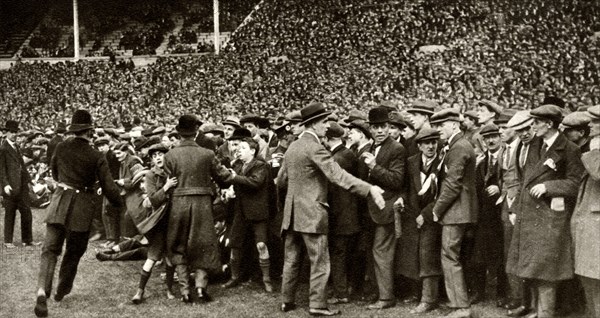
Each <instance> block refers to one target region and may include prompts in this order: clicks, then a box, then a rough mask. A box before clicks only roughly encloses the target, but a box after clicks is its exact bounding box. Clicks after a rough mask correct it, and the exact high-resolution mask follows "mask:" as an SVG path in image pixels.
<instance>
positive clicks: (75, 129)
mask: <svg viewBox="0 0 600 318" xmlns="http://www.w3.org/2000/svg"><path fill="white" fill-rule="evenodd" d="M90 129H94V125H90V124H72V125H70V126H69V129H68V130H67V131H68V132H70V133H76V132H80V131H85V130H90Z"/></svg>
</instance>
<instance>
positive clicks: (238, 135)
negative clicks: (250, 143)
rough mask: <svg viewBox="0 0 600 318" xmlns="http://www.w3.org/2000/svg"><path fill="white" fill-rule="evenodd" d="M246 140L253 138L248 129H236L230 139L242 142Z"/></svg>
mask: <svg viewBox="0 0 600 318" xmlns="http://www.w3.org/2000/svg"><path fill="white" fill-rule="evenodd" d="M244 138H252V133H251V132H250V130H248V129H246V128H236V129H235V130H234V131H233V134H231V137H229V140H241V139H244Z"/></svg>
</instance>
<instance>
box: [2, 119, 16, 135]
mask: <svg viewBox="0 0 600 318" xmlns="http://www.w3.org/2000/svg"><path fill="white" fill-rule="evenodd" d="M4 129H5V130H7V131H10V132H12V133H16V132H18V131H19V123H18V122H17V121H15V120H7V121H6V126H4Z"/></svg>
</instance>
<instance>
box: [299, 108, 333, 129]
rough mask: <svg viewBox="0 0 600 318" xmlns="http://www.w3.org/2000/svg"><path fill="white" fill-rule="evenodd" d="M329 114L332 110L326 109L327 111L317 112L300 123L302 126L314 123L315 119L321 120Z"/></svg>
mask: <svg viewBox="0 0 600 318" xmlns="http://www.w3.org/2000/svg"><path fill="white" fill-rule="evenodd" d="M329 115H331V112H330V111H325V112H322V113H318V114H315V115H313V116H311V117H309V118H307V119H305V120H303V121H301V122H300V125H301V126H306V125H308V124H310V123H312V122H314V121H317V120H319V119H321V118H325V117H327V116H329Z"/></svg>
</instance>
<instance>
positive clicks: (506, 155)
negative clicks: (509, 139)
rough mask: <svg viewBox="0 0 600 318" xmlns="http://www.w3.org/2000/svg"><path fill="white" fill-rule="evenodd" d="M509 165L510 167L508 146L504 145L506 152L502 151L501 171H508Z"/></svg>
mask: <svg viewBox="0 0 600 318" xmlns="http://www.w3.org/2000/svg"><path fill="white" fill-rule="evenodd" d="M509 165H510V145H506V150H504V161H503V162H502V169H504V170H508V166H509Z"/></svg>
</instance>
